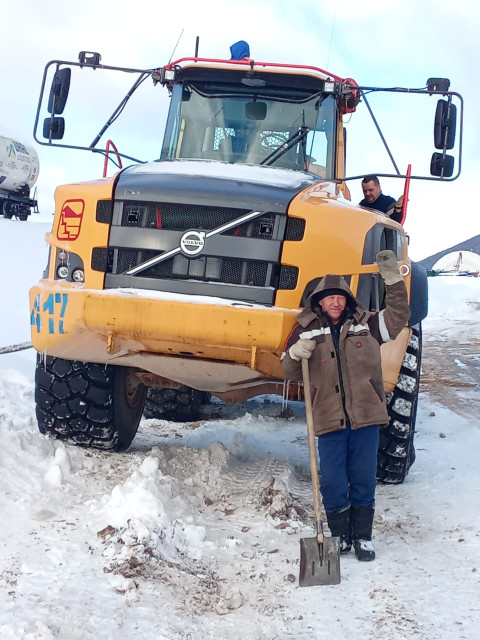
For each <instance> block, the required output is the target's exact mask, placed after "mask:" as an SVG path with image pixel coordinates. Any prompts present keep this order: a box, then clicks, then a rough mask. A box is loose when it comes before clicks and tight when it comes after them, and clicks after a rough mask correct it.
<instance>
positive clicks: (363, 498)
mask: <svg viewBox="0 0 480 640" xmlns="http://www.w3.org/2000/svg"><path fill="white" fill-rule="evenodd" d="M379 431H380V427H379V426H378V425H372V426H370V427H362V428H360V429H354V430H352V428H351V427H350V424H349V423H347V428H346V429H342V430H341V431H333V432H332V433H326V434H325V435H323V436H319V437H318V438H317V441H318V453H319V454H320V474H321V475H320V490H321V492H322V498H323V505H324V507H325V511H326V512H327V513H333V512H334V511H338V510H339V509H344V508H346V507H348V506H349V505H352V506H354V507H373V506H374V504H375V487H376V485H377V477H376V476H377V451H378V441H379Z"/></svg>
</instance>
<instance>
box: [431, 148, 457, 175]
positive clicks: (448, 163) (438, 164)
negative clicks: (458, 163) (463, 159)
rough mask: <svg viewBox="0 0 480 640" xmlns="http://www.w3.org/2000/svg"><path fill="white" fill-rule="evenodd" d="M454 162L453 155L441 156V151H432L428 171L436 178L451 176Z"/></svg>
mask: <svg viewBox="0 0 480 640" xmlns="http://www.w3.org/2000/svg"><path fill="white" fill-rule="evenodd" d="M454 164H455V158H454V157H453V156H445V157H443V154H442V153H434V154H433V155H432V160H431V162H430V173H431V174H432V176H437V177H438V178H451V177H452V175H453V166H454Z"/></svg>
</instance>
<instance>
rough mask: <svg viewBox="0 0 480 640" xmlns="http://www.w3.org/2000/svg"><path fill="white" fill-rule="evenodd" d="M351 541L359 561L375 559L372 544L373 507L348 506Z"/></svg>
mask: <svg viewBox="0 0 480 640" xmlns="http://www.w3.org/2000/svg"><path fill="white" fill-rule="evenodd" d="M350 511H351V513H350V519H351V524H352V541H353V548H354V549H355V555H356V556H357V558H358V559H359V560H360V562H369V561H371V560H375V551H374V550H373V544H372V526H373V516H374V514H375V509H373V507H350Z"/></svg>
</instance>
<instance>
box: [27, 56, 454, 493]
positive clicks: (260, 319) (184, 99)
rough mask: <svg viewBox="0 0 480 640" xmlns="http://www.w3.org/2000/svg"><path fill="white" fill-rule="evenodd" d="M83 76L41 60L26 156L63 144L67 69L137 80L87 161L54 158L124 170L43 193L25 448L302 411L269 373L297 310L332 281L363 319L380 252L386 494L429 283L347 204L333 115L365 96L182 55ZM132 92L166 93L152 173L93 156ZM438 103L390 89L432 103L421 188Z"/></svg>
mask: <svg viewBox="0 0 480 640" xmlns="http://www.w3.org/2000/svg"><path fill="white" fill-rule="evenodd" d="M100 60H101V58H100V55H99V54H98V53H90V52H81V54H80V57H79V61H78V62H68V61H59V60H55V61H52V62H50V63H49V64H48V65H47V66H46V69H45V74H44V78H43V83H42V90H41V95H40V100H39V106H38V110H37V117H36V122H35V132H34V135H35V139H36V140H37V142H39V143H40V144H46V145H48V146H62V145H63V143H60V142H58V141H59V140H62V139H63V137H64V132H65V128H66V127H65V120H64V118H63V117H62V116H61V114H62V113H63V110H64V107H65V103H66V100H67V96H68V95H69V87H70V82H71V75H72V71H73V70H74V71H75V72H78V73H85V71H87V72H88V71H89V70H92V69H93V70H95V72H96V73H99V72H100V71H101V72H102V73H103V72H104V71H112V72H113V71H115V72H123V73H129V74H132V73H138V79H137V80H136V81H135V84H134V86H133V87H132V88H131V89H130V91H129V92H128V93H127V96H126V97H125V99H124V100H122V102H121V103H120V105H119V106H118V107H117V109H116V110H115V111H114V112H113V114H112V116H111V117H110V119H109V120H108V122H107V123H106V124H105V126H104V127H103V128H102V129H101V130H100V132H99V134H98V135H97V136H96V137H95V139H94V141H93V142H92V144H91V145H89V146H85V147H82V146H81V145H64V146H67V147H70V148H71V147H75V148H82V149H87V150H90V151H94V152H96V153H104V154H106V158H111V157H112V156H113V158H114V159H116V161H117V164H118V165H119V166H121V160H122V158H123V160H125V159H127V160H130V161H132V164H131V165H130V166H127V167H126V168H122V169H120V170H119V171H118V172H117V173H116V174H115V175H114V176H113V177H110V178H107V177H104V178H103V179H99V180H96V181H93V182H88V183H83V184H70V185H66V186H59V187H58V188H57V189H56V192H55V203H56V204H55V217H54V221H53V226H52V231H51V233H49V234H48V235H47V237H46V239H47V242H48V244H49V246H50V253H49V258H48V264H47V268H46V270H45V272H44V274H43V278H42V279H41V280H40V282H39V283H38V284H37V285H36V286H34V287H32V289H31V291H30V305H31V326H32V342H33V345H34V347H35V349H36V350H37V351H38V362H37V370H36V391H35V400H36V412H37V418H38V424H39V428H40V431H41V432H42V433H46V434H48V435H50V436H52V437H55V438H60V439H63V440H66V441H69V442H73V443H76V444H79V445H81V446H86V447H96V448H99V449H104V450H114V451H121V450H124V449H126V448H127V447H128V446H129V445H130V443H131V442H132V440H133V438H134V436H135V433H136V431H137V428H138V424H139V421H140V418H141V416H142V414H143V413H144V411H145V415H146V416H147V417H154V416H160V417H166V418H168V419H184V420H189V419H195V418H196V417H197V415H198V410H199V407H200V405H201V402H202V401H203V400H204V399H205V397H206V396H207V395H208V394H213V395H215V396H218V397H219V398H221V399H224V400H225V401H231V402H235V401H242V400H245V399H247V398H250V397H253V396H256V395H259V394H265V393H277V394H281V395H284V397H290V398H294V399H295V398H298V397H300V396H301V388H300V387H299V385H297V384H295V386H294V387H293V385H292V387H289V385H288V383H286V382H285V381H284V380H283V379H282V371H281V367H280V358H281V355H282V351H283V347H284V344H285V341H286V339H287V337H288V335H289V333H290V331H291V329H292V327H293V326H294V324H295V321H296V315H297V313H298V310H299V308H300V307H301V306H302V304H303V301H304V300H305V298H306V296H308V294H309V293H310V292H311V291H312V290H313V288H314V287H315V285H316V283H317V282H318V280H319V278H321V277H322V276H323V275H325V274H330V273H335V274H341V275H343V276H344V277H345V278H346V279H347V281H348V282H349V284H350V287H351V288H352V291H353V292H354V294H355V295H356V296H357V297H358V298H359V299H360V301H361V302H362V303H363V304H364V305H365V306H366V307H367V308H369V309H371V310H380V309H381V308H382V305H383V301H384V287H383V285H382V280H381V278H379V274H378V267H377V265H376V263H375V256H376V253H377V252H378V251H379V250H381V249H391V250H393V251H394V252H395V253H396V255H397V258H398V262H399V265H400V267H401V269H402V272H403V274H404V276H405V281H406V283H407V287H408V291H409V296H410V300H411V309H412V318H411V323H410V326H409V327H405V329H404V331H403V332H402V334H401V335H400V336H399V338H398V339H397V340H396V341H395V342H393V343H390V344H389V345H388V346H387V345H384V346H383V347H382V363H383V369H384V379H385V390H386V392H387V393H388V394H389V395H388V398H389V411H390V415H391V421H390V425H389V426H388V427H386V428H385V429H383V430H382V442H381V448H380V452H379V465H378V469H379V471H378V473H379V479H380V480H382V481H384V482H392V483H398V482H402V481H403V479H404V478H405V476H406V474H407V472H408V469H409V466H410V465H411V463H412V462H413V459H414V449H413V435H414V426H415V414H416V405H417V396H418V387H419V375H420V353H421V335H420V322H421V320H422V319H423V318H424V317H425V316H426V313H427V285H426V275H425V272H424V271H423V270H422V269H421V268H420V267H418V266H416V265H415V264H414V263H412V262H411V261H410V259H409V257H408V242H407V238H406V236H405V233H404V230H403V227H402V226H401V225H400V224H398V223H396V222H394V221H393V220H391V219H390V218H389V217H388V216H386V215H385V214H383V213H381V212H378V211H374V210H369V209H366V208H361V207H358V206H354V205H352V203H351V202H350V195H349V190H348V188H347V181H346V180H347V178H348V176H346V169H345V157H346V136H345V129H344V123H343V118H344V116H345V115H346V114H348V117H350V114H352V113H353V112H354V111H355V109H356V108H357V106H358V104H359V102H360V101H363V102H365V101H366V97H365V96H366V93H367V91H368V90H369V89H372V88H370V87H358V86H357V84H356V83H355V82H354V81H353V80H351V79H342V78H340V77H338V76H336V75H334V74H331V73H328V72H326V71H323V70H322V69H319V68H316V67H313V66H312V67H310V66H299V65H297V66H296V65H286V64H275V63H265V62H254V61H253V60H250V59H247V60H213V59H204V58H199V57H198V55H196V56H195V57H193V58H185V59H181V60H177V61H175V62H172V63H170V64H167V65H166V66H165V67H162V68H156V69H149V70H142V69H127V68H119V67H108V66H105V65H102V64H100ZM49 74H53V81H52V85H51V89H50V93H49V95H48V104H45V103H47V100H46V95H45V98H44V93H45V86H47V78H48V77H49ZM146 78H151V79H153V83H154V85H156V86H157V88H159V89H161V88H162V87H164V88H166V89H167V90H168V92H169V95H170V108H169V113H168V118H167V122H166V128H165V133H164V139H163V146H162V149H161V153H160V157H159V158H158V159H157V160H155V161H151V162H142V161H139V160H138V159H137V158H134V157H133V156H131V155H124V154H122V153H119V152H118V151H117V150H116V149H115V150H114V151H115V153H114V154H111V151H110V147H111V146H112V143H111V142H110V141H109V142H108V143H107V148H106V150H105V147H103V148H100V147H98V146H97V145H98V143H99V141H100V139H101V138H102V137H103V135H104V133H105V131H106V129H107V127H108V126H109V125H110V124H111V123H113V122H114V121H116V120H117V118H118V117H119V115H120V113H121V112H122V111H123V109H124V107H125V105H126V102H127V100H128V99H129V98H130V96H131V95H132V94H133V93H134V91H136V90H137V88H138V87H139V86H140V84H142V83H143V81H144V80H145V79H146ZM448 88H449V86H448V81H447V80H443V79H431V80H430V81H429V82H428V84H427V86H426V88H425V89H422V90H415V91H413V90H409V89H389V90H388V91H390V92H392V91H396V92H400V93H408V92H412V91H413V92H415V93H420V94H424V95H426V96H432V95H439V96H441V99H440V100H439V102H438V105H439V106H437V111H436V116H435V118H436V121H435V146H436V148H437V149H439V151H438V152H436V153H434V155H433V158H432V163H431V172H432V176H433V177H432V176H431V177H430V178H429V179H435V180H449V179H455V178H456V177H457V176H453V165H454V160H453V156H450V155H447V153H446V151H447V150H448V149H452V148H454V145H455V128H456V108H455V104H454V101H455V100H456V101H457V102H458V101H460V106H462V102H461V97H460V96H459V95H458V94H456V93H453V92H450V91H448ZM375 90H376V91H378V90H379V89H378V88H375ZM45 107H46V109H47V112H48V113H47V117H46V118H45V119H44V122H43V139H42V138H39V137H37V129H38V126H39V122H40V117H41V114H42V110H45ZM152 129H154V130H155V131H156V130H157V129H158V125H156V124H155V127H152ZM457 147H458V144H457ZM459 169H460V164H459V165H458V170H459ZM105 173H106V172H105ZM378 175H390V174H385V173H379V174H378ZM452 176H453V177H452ZM353 177H357V178H358V177H359V176H353ZM400 177H402V178H406V176H402V175H400ZM416 177H420V176H411V178H412V179H413V178H416ZM422 177H424V176H422ZM404 206H406V199H405V202H404ZM299 394H300V395H299Z"/></svg>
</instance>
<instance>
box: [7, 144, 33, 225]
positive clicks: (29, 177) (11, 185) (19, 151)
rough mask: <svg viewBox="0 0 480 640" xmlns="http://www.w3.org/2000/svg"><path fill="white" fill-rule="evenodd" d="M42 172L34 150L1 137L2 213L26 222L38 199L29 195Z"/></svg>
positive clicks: (8, 217) (9, 217)
mask: <svg viewBox="0 0 480 640" xmlns="http://www.w3.org/2000/svg"><path fill="white" fill-rule="evenodd" d="M38 172H39V164H38V155H37V153H36V151H35V150H34V149H32V148H31V147H27V146H25V145H24V144H23V143H22V142H19V141H18V140H14V139H13V138H6V137H4V136H0V214H2V215H3V217H4V218H7V219H11V218H17V219H18V220H22V221H26V220H27V218H28V216H29V215H30V212H31V210H32V209H33V208H35V207H36V206H37V201H36V200H35V199H33V198H30V193H31V190H32V188H33V186H34V184H35V182H36V181H37V178H38Z"/></svg>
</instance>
